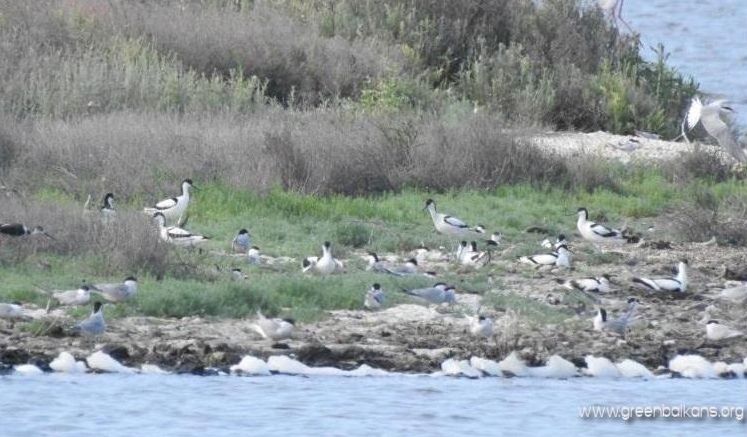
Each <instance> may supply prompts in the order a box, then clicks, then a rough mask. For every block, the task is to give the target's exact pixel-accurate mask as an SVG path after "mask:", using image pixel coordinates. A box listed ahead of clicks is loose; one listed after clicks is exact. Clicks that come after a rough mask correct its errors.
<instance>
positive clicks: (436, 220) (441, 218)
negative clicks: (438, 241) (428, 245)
mask: <svg viewBox="0 0 747 437" xmlns="http://www.w3.org/2000/svg"><path fill="white" fill-rule="evenodd" d="M423 209H425V210H427V211H428V213H429V214H430V215H431V220H433V226H434V227H435V228H436V231H438V232H439V233H441V234H443V235H448V236H450V237H461V236H464V235H469V234H473V235H477V234H482V233H484V232H485V230H484V228H483V227H482V226H476V227H471V226H469V225H468V224H466V223H465V222H463V221H462V220H461V219H458V218H456V217H454V216H451V215H447V214H443V213H440V212H438V211H436V202H435V201H434V200H433V199H428V200H426V201H425V207H424V208H423Z"/></svg>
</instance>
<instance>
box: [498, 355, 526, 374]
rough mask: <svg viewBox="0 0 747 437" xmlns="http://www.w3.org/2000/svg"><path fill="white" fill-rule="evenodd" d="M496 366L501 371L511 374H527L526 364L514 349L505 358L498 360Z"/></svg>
mask: <svg viewBox="0 0 747 437" xmlns="http://www.w3.org/2000/svg"><path fill="white" fill-rule="evenodd" d="M498 367H499V368H500V369H501V371H502V372H503V373H511V374H512V375H513V376H529V370H528V367H527V364H526V363H525V362H524V360H522V359H521V358H519V355H518V354H517V353H516V351H514V352H511V353H510V354H509V355H508V356H507V357H506V358H504V359H503V360H501V361H500V362H498Z"/></svg>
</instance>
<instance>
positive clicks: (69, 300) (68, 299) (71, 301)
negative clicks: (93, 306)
mask: <svg viewBox="0 0 747 437" xmlns="http://www.w3.org/2000/svg"><path fill="white" fill-rule="evenodd" d="M52 297H53V298H55V299H56V300H57V302H59V303H60V305H87V304H88V302H90V301H91V288H90V287H89V286H88V285H82V286H81V287H79V288H78V289H77V290H52Z"/></svg>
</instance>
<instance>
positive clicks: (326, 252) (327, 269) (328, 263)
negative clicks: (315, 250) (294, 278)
mask: <svg viewBox="0 0 747 437" xmlns="http://www.w3.org/2000/svg"><path fill="white" fill-rule="evenodd" d="M302 266H303V269H302V271H303V272H314V273H319V274H322V275H329V274H332V273H342V272H344V271H345V265H344V264H343V263H342V261H340V260H338V259H337V258H335V257H333V256H332V243H330V242H329V241H325V242H324V244H322V256H321V257H316V256H309V257H306V258H304V259H303V262H302Z"/></svg>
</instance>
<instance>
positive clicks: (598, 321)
mask: <svg viewBox="0 0 747 437" xmlns="http://www.w3.org/2000/svg"><path fill="white" fill-rule="evenodd" d="M638 305H639V302H638V300H637V299H635V298H630V299H628V309H627V310H626V311H625V314H623V315H622V316H620V317H618V318H617V319H612V320H610V319H608V318H607V311H606V310H605V309H604V308H599V310H598V311H597V315H596V316H595V317H594V320H593V324H594V330H595V331H603V330H604V331H610V332H614V333H616V334H620V335H622V336H623V337H624V336H625V331H626V330H627V329H628V326H630V325H631V323H632V322H634V321H637V320H638V319H639V315H638Z"/></svg>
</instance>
